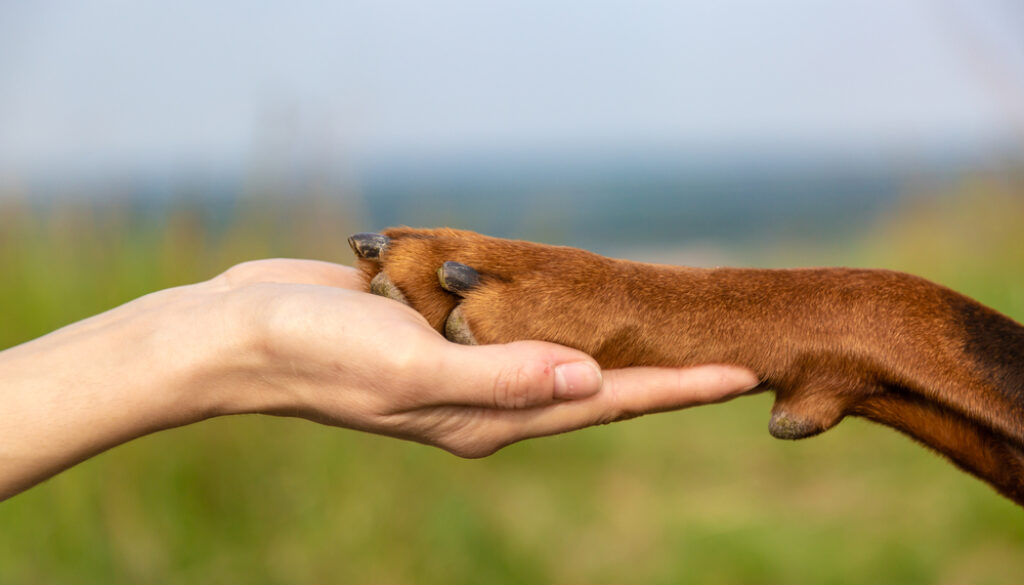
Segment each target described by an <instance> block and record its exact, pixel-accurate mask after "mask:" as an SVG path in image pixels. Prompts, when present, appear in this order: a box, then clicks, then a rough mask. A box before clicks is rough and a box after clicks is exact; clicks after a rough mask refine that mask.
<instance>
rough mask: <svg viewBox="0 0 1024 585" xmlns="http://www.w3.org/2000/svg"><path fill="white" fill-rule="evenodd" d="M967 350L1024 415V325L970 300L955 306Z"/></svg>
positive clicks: (961, 300)
mask: <svg viewBox="0 0 1024 585" xmlns="http://www.w3.org/2000/svg"><path fill="white" fill-rule="evenodd" d="M953 304H954V307H953V308H954V310H955V311H956V314H957V315H958V317H959V320H960V325H961V326H962V327H963V329H964V333H965V339H966V343H965V345H964V350H965V351H966V352H967V354H968V355H969V356H970V357H971V359H972V360H973V361H974V363H975V364H977V365H978V366H980V367H981V369H982V370H983V371H984V374H985V376H986V377H987V378H988V380H989V381H990V382H991V383H992V385H993V387H995V388H996V389H997V390H998V391H999V392H1001V393H1002V394H1003V395H1005V396H1006V397H1007V398H1008V399H1009V400H1010V401H1011V402H1012V403H1013V404H1016V405H1017V406H1018V408H1019V409H1020V410H1021V412H1024V326H1021V325H1019V324H1018V323H1016V322H1015V321H1013V320H1012V319H1010V318H1009V317H1006V316H1004V315H1002V314H1000V313H998V312H996V311H993V310H992V309H989V308H988V307H985V306H983V305H981V304H979V303H976V302H974V301H972V300H970V299H967V298H963V297H961V298H958V299H956V301H955V302H954V303H953Z"/></svg>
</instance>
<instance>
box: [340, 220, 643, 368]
mask: <svg viewBox="0 0 1024 585" xmlns="http://www.w3.org/2000/svg"><path fill="white" fill-rule="evenodd" d="M349 244H350V245H351V246H352V250H353V251H354V252H355V254H356V257H357V265H358V268H359V269H360V270H361V272H362V273H363V275H364V277H365V279H366V282H367V287H368V289H369V290H370V291H371V292H373V293H374V294H377V295H381V296H385V297H389V298H391V299H394V300H396V301H399V302H402V303H405V304H407V305H409V306H411V307H412V308H413V309H415V310H416V311H418V312H419V313H420V314H422V315H423V317H424V318H425V319H426V320H427V322H428V323H430V325H431V326H432V327H434V328H435V329H436V330H437V331H438V332H440V333H442V334H444V335H445V336H446V337H447V338H448V339H450V340H452V341H455V342H458V343H464V344H476V343H481V344H486V343H506V342H509V341H515V340H519V339H540V340H545V341H552V342H555V343H560V344H563V345H569V346H571V347H576V348H578V349H581V350H583V351H586V352H588V353H591V354H592V355H595V356H597V355H599V354H600V351H601V347H602V343H603V342H604V341H606V340H608V339H610V338H614V337H615V335H616V333H617V332H618V333H621V330H620V329H619V328H618V325H619V321H620V320H619V319H617V318H616V316H615V315H616V312H617V307H615V306H614V305H615V303H617V302H620V301H621V299H624V298H628V294H626V291H624V290H620V289H622V288H623V284H622V279H619V278H616V270H617V262H618V261H615V260H611V259H608V258H604V257H602V256H598V255H596V254H592V253H590V252H586V251H584V250H578V249H575V248H567V247H561V246H548V245H543V244H536V243H533V242H523V241H515V240H504V239H499V238H491V237H487V236H483V235H480V234H477V233H474V232H468V231H461V230H453V229H413V228H391V229H387V230H384V232H382V233H379V234H377V233H361V234H355V235H353V236H352V237H351V238H349ZM618 312H619V313H621V311H618Z"/></svg>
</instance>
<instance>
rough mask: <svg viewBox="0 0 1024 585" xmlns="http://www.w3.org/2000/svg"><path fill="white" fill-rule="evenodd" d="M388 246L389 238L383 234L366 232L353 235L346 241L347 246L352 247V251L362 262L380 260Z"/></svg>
mask: <svg viewBox="0 0 1024 585" xmlns="http://www.w3.org/2000/svg"><path fill="white" fill-rule="evenodd" d="M389 244H391V238H389V237H387V236H385V235H383V234H374V233H368V232H363V233H359V234H355V235H353V236H351V237H350V238H349V239H348V245H349V246H352V251H353V252H355V253H356V256H359V257H360V258H362V259H364V260H380V257H381V256H383V255H384V251H385V250H387V249H388V245H389Z"/></svg>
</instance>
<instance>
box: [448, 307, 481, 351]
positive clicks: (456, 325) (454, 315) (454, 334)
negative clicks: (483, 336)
mask: <svg viewBox="0 0 1024 585" xmlns="http://www.w3.org/2000/svg"><path fill="white" fill-rule="evenodd" d="M444 336H445V337H446V338H448V341H454V342H455V343H461V344H462V345H477V342H476V337H473V332H472V331H470V330H469V324H468V323H466V318H465V317H464V316H463V315H462V307H455V308H454V309H452V312H451V314H449V315H448V320H447V321H445V322H444Z"/></svg>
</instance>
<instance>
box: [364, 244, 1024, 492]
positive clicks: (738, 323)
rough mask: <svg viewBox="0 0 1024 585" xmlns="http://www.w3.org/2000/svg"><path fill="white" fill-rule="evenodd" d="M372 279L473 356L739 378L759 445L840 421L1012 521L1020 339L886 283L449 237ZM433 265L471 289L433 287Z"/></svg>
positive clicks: (1023, 452)
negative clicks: (470, 341) (893, 438)
mask: <svg viewBox="0 0 1024 585" xmlns="http://www.w3.org/2000/svg"><path fill="white" fill-rule="evenodd" d="M383 233H384V234H385V235H387V236H389V237H390V238H391V243H390V245H389V247H388V249H387V251H386V253H385V254H384V256H383V257H382V258H381V259H380V261H379V262H378V261H367V260H360V261H359V267H360V268H361V269H362V271H363V273H364V275H365V276H366V278H367V281H369V279H370V278H372V277H373V276H374V275H376V274H377V272H379V271H380V270H381V269H383V270H385V271H386V272H387V275H388V277H389V278H390V279H391V281H392V282H393V283H394V284H395V285H396V286H397V287H398V288H399V289H400V290H401V291H402V293H403V294H404V295H405V297H406V298H407V300H408V301H409V303H410V304H411V305H412V306H413V308H415V309H416V310H418V311H419V312H420V313H422V314H423V315H424V317H425V318H426V319H427V320H428V321H429V322H430V324H431V325H432V326H433V327H435V328H436V329H437V330H438V331H441V332H443V330H444V323H445V319H446V318H447V316H448V314H449V313H450V312H451V310H452V309H453V308H454V307H455V306H456V304H460V305H461V310H462V313H463V316H464V318H465V319H466V321H467V323H468V324H469V326H470V329H471V330H472V332H473V335H474V336H475V338H476V340H477V341H478V342H479V343H502V342H508V341H513V340H519V339H541V340H546V341H552V342H556V343H561V344H564V345H568V346H571V347H575V348H578V349H581V350H583V351H586V352H587V353H590V354H591V355H593V356H594V357H595V358H596V359H597V360H598V362H599V363H600V364H601V365H602V367H606V368H618V367H627V366H639V365H645V366H690V365H697V364H707V363H720V364H722V363H724V364H736V365H740V366H745V367H747V368H750V369H751V370H753V371H754V372H756V373H757V375H758V376H759V377H760V379H761V380H762V384H761V386H760V387H759V388H760V389H770V390H774V391H775V393H776V402H775V406H774V407H773V409H772V422H771V425H770V431H771V432H772V434H773V435H775V436H777V437H780V438H788V439H797V438H803V437H807V436H811V435H814V434H817V433H820V432H822V431H825V430H827V429H829V428H831V427H832V426H834V425H835V424H836V423H838V422H839V421H840V420H842V418H843V417H845V416H847V415H854V416H862V417H865V418H868V419H870V420H873V421H876V422H879V423H881V424H884V425H888V426H890V427H893V428H895V429H897V430H899V431H901V432H903V433H906V434H907V435H910V436H911V437H913V438H914V439H916V440H917V441H920V442H921V443H923V444H925V445H927V446H929V447H931V448H932V449H934V450H935V451H937V452H939V453H942V454H943V455H945V456H946V457H948V458H949V459H950V460H951V461H952V462H953V463H955V464H956V465H957V466H959V467H960V468H962V469H964V470H965V471H967V472H969V473H972V474H974V475H976V476H977V477H979V478H981V479H983V480H985V481H987V482H988V483H990V484H991V485H992V486H993V487H995V488H996V489H997V490H998V491H999V492H1000V493H1002V494H1003V495H1005V496H1007V497H1008V498H1010V499H1012V500H1014V501H1015V502H1017V503H1018V504H1022V505H1024V327H1022V326H1021V325H1020V324H1018V323H1016V322H1014V321H1013V320H1011V319H1009V318H1008V317H1005V316H1003V315H1001V314H999V313H997V312H995V311H993V310H991V309H989V308H987V307H984V306H983V305H981V304H979V303H977V302H976V301H973V300H971V299H969V298H967V297H965V296H963V295H960V294H959V293H956V292H954V291H952V290H950V289H947V288H945V287H942V286H940V285H937V284H934V283H932V282H929V281H927V280H924V279H922V278H919V277H916V276H912V275H909V274H903V273H899V272H892V271H886V270H858V269H848V268H815V269H793V270H757V269H739V268H715V269H699V268H689V267H677V266H662V265H655V264H644V263H638V262H629V261H624V260H614V259H610V258H605V257H602V256H598V255H596V254H592V253H590V252H586V251H583V250H578V249H574V248H567V247H559V246H547V245H541V244H535V243H531V242H522V241H512V240H502V239H497V238H490V237H486V236H482V235H480V234H476V233H473V232H466V231H458V230H451V229H437V230H418V229H411V228H393V229H390V230H386V231H385V232H383ZM445 261H454V262H460V263H463V264H467V265H469V266H472V267H473V268H475V269H476V270H477V271H478V272H479V273H480V275H481V282H480V285H479V286H477V287H476V288H474V289H473V290H470V291H468V292H466V293H464V294H463V295H461V298H460V297H459V296H456V295H454V294H451V293H448V292H446V291H444V290H443V289H441V288H440V287H439V285H438V281H437V276H436V272H435V271H436V270H437V268H438V267H439V266H441V264H442V263H444V262H445Z"/></svg>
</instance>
